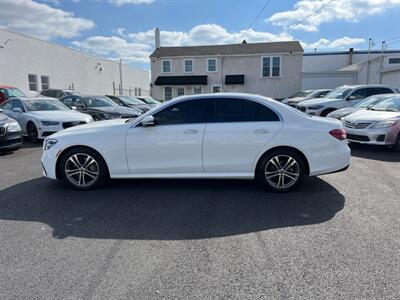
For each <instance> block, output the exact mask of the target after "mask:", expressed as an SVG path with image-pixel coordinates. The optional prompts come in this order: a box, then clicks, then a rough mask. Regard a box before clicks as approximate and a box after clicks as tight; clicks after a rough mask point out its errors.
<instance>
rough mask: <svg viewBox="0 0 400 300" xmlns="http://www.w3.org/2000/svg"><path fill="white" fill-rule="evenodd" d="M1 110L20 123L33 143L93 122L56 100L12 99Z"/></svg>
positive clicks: (89, 117)
mask: <svg viewBox="0 0 400 300" xmlns="http://www.w3.org/2000/svg"><path fill="white" fill-rule="evenodd" d="M0 108H2V109H3V112H4V114H6V115H7V116H9V117H11V118H13V119H15V120H17V121H18V123H19V125H20V126H21V128H22V133H23V134H24V135H27V136H28V138H29V140H30V141H31V142H32V143H36V142H37V141H38V140H39V139H44V138H45V137H47V136H49V135H51V134H53V133H56V132H58V131H60V130H63V129H65V128H69V127H73V126H76V125H82V124H87V123H90V122H93V118H92V117H91V116H89V115H87V114H83V113H80V112H77V111H74V110H71V109H70V108H68V107H67V106H66V105H64V104H63V103H61V102H60V101H59V100H57V99H54V98H25V97H21V98H12V99H10V100H8V101H7V102H5V103H3V104H2V105H1V106H0Z"/></svg>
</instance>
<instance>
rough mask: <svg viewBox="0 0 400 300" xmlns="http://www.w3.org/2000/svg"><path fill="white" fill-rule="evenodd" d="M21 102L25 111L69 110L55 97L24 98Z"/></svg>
mask: <svg viewBox="0 0 400 300" xmlns="http://www.w3.org/2000/svg"><path fill="white" fill-rule="evenodd" d="M23 102H24V104H25V107H26V110H27V111H49V110H70V109H69V108H68V107H67V106H66V105H65V104H63V103H61V102H60V101H58V100H56V99H54V100H52V99H38V100H24V101H23Z"/></svg>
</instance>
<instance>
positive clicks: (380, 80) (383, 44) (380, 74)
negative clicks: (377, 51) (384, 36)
mask: <svg viewBox="0 0 400 300" xmlns="http://www.w3.org/2000/svg"><path fill="white" fill-rule="evenodd" d="M385 47H386V41H382V49H381V65H380V68H379V83H382V71H383V50H384V49H385Z"/></svg>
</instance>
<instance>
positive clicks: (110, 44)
mask: <svg viewBox="0 0 400 300" xmlns="http://www.w3.org/2000/svg"><path fill="white" fill-rule="evenodd" d="M72 45H73V46H74V47H75V48H77V49H80V50H84V51H86V52H89V53H92V54H95V55H99V56H102V57H106V58H109V59H119V58H122V59H124V60H125V61H129V62H148V61H149V55H150V53H151V50H152V48H151V47H150V46H149V45H147V44H140V43H133V42H128V41H127V40H125V39H123V38H120V37H116V36H110V37H106V36H93V37H90V38H88V39H86V40H84V41H82V42H78V41H74V42H72Z"/></svg>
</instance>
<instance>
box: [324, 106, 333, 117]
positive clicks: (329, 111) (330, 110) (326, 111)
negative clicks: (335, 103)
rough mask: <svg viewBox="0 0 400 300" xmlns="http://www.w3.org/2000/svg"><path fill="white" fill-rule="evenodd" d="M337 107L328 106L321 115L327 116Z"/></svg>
mask: <svg viewBox="0 0 400 300" xmlns="http://www.w3.org/2000/svg"><path fill="white" fill-rule="evenodd" d="M335 110H336V109H332V108H328V109H325V110H324V111H323V112H322V113H321V117H326V116H327V115H328V114H330V113H331V112H333V111H335Z"/></svg>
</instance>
